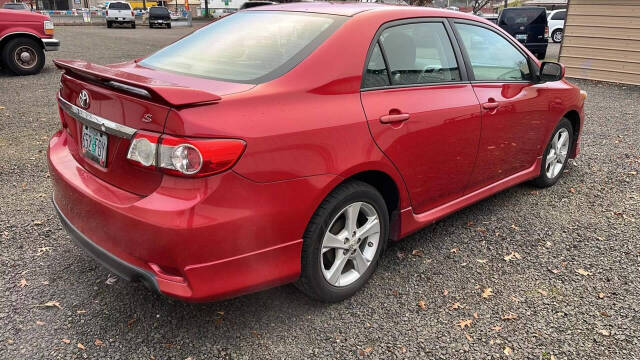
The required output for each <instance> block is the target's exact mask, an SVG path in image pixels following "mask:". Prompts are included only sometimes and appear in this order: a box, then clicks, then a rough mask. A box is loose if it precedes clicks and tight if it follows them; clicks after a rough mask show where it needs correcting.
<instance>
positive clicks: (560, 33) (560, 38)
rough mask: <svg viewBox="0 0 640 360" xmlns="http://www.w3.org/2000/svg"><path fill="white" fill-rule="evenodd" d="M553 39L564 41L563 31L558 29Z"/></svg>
mask: <svg viewBox="0 0 640 360" xmlns="http://www.w3.org/2000/svg"><path fill="white" fill-rule="evenodd" d="M553 41H555V42H557V43H559V42H562V31H560V30H559V31H556V32H554V33H553Z"/></svg>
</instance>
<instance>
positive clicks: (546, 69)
mask: <svg viewBox="0 0 640 360" xmlns="http://www.w3.org/2000/svg"><path fill="white" fill-rule="evenodd" d="M562 78H564V65H562V64H560V63H557V62H552V61H545V62H543V63H542V65H540V75H539V76H538V79H539V80H540V82H541V83H544V82H549V81H558V80H562Z"/></svg>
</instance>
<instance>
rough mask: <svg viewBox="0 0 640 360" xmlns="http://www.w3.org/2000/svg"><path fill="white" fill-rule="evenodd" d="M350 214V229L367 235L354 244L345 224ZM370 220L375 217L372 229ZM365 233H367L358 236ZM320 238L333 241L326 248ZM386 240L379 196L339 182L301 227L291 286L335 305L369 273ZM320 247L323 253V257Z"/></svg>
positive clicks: (366, 186)
mask: <svg viewBox="0 0 640 360" xmlns="http://www.w3.org/2000/svg"><path fill="white" fill-rule="evenodd" d="M354 211H355V212H354ZM355 213H357V215H356V216H355V217H351V218H354V219H356V220H357V221H356V222H355V224H356V225H355V229H356V230H357V231H358V232H363V233H366V234H367V235H365V236H362V238H360V239H361V240H360V241H359V239H357V238H356V237H355V236H353V232H352V230H353V229H354V227H352V226H349V221H348V220H347V219H348V217H347V216H348V215H349V214H355ZM373 216H377V220H378V221H377V224H378V227H377V228H376V226H375V224H376V222H375V221H374V220H373V219H374V218H373ZM367 228H368V229H369V231H364V230H365V229H367ZM376 229H377V230H378V231H377V233H376V232H375V231H376ZM330 233H331V234H330ZM350 234H351V235H350ZM328 235H330V236H328ZM333 235H335V236H333ZM325 237H327V239H333V240H335V241H336V242H334V243H332V244H331V245H330V246H326V244H325V243H324V240H325ZM388 238H389V213H388V210H387V207H386V204H385V202H384V199H383V198H382V195H380V193H379V192H378V191H377V190H376V189H375V188H374V187H373V186H371V185H369V184H367V183H364V182H361V181H348V182H345V183H344V184H342V185H340V186H338V187H337V188H336V189H334V190H333V191H332V192H331V193H330V194H329V195H327V197H326V198H325V199H324V201H323V202H322V204H320V206H319V207H318V209H317V210H316V212H315V213H314V214H313V217H312V218H311V220H310V221H309V224H308V225H307V229H306V231H305V233H304V236H303V243H302V256H301V274H300V278H299V279H298V281H297V282H296V286H297V287H298V288H299V289H300V290H301V291H302V292H304V293H305V294H306V295H307V296H309V297H311V298H313V299H317V300H320V301H326V302H336V301H341V300H344V299H346V298H348V297H350V296H352V295H353V294H355V293H356V292H357V291H358V290H359V289H360V288H362V287H363V286H364V284H365V283H366V282H367V280H369V278H370V277H371V274H373V272H374V271H375V269H376V267H377V265H378V260H379V259H380V255H381V254H382V253H383V252H384V249H385V247H386V245H387V239H388ZM327 244H328V243H327ZM334 244H335V245H336V246H332V245H334ZM323 245H324V248H325V249H328V250H326V251H325V252H323ZM359 255H361V256H359ZM357 259H358V260H360V261H357ZM367 261H368V264H367ZM340 264H342V266H340ZM357 264H360V265H359V266H358V265H357ZM327 268H328V269H327ZM358 268H359V269H358ZM331 269H337V270H339V271H335V270H334V271H333V272H332V271H331ZM331 274H335V275H336V276H334V277H332V276H331ZM330 279H333V280H330ZM335 279H337V281H336V280H335ZM330 281H333V283H332V282H330ZM341 283H342V284H341Z"/></svg>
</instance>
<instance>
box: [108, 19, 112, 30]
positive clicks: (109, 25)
mask: <svg viewBox="0 0 640 360" xmlns="http://www.w3.org/2000/svg"><path fill="white" fill-rule="evenodd" d="M111 26H112V25H111V21H109V20H107V29H111Z"/></svg>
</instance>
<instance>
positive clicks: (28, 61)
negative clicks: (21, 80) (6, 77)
mask: <svg viewBox="0 0 640 360" xmlns="http://www.w3.org/2000/svg"><path fill="white" fill-rule="evenodd" d="M53 33H54V27H53V22H52V21H51V19H50V18H49V16H47V15H42V14H38V13H34V12H22V11H14V10H6V9H0V65H1V66H2V67H4V68H6V69H7V70H9V71H10V72H12V73H14V74H16V75H33V74H37V73H39V72H40V70H42V67H43V66H44V60H45V55H44V52H45V51H56V50H58V49H59V48H60V41H58V40H56V39H54V38H53Z"/></svg>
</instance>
